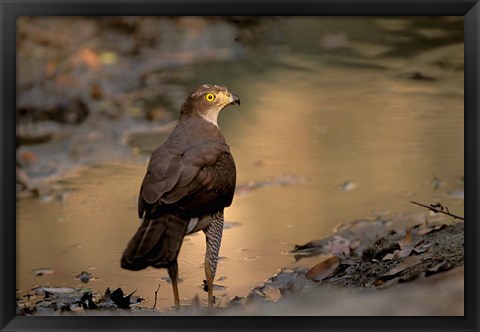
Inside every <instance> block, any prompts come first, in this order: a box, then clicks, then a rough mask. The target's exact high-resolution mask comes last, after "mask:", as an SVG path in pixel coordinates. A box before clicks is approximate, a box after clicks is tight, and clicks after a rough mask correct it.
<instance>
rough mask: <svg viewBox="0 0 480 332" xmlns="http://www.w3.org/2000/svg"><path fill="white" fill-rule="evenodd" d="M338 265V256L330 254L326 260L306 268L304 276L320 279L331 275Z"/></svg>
mask: <svg viewBox="0 0 480 332" xmlns="http://www.w3.org/2000/svg"><path fill="white" fill-rule="evenodd" d="M339 265H340V258H338V257H337V256H332V257H330V258H327V259H326V260H324V261H322V262H320V263H318V264H316V265H314V266H313V267H312V268H311V269H310V270H308V272H307V274H306V276H307V278H308V279H312V280H316V281H322V280H324V279H326V278H328V277H330V276H332V275H333V274H334V273H335V271H336V270H337V268H338V266H339Z"/></svg>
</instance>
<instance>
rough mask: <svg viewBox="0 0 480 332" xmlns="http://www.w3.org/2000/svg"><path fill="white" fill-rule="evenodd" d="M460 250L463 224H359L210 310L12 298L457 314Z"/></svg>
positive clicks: (36, 308)
mask: <svg viewBox="0 0 480 332" xmlns="http://www.w3.org/2000/svg"><path fill="white" fill-rule="evenodd" d="M402 223H403V225H402ZM463 245H464V223H463V222H455V223H453V224H448V225H447V224H439V223H435V222H433V223H421V224H418V223H417V224H414V223H412V219H411V218H402V220H397V221H396V222H394V221H392V220H358V221H354V222H352V223H348V224H344V225H341V226H339V227H338V228H337V229H336V231H335V234H334V235H332V236H330V237H327V238H324V239H320V240H315V241H311V242H308V243H306V244H303V245H298V246H296V247H295V248H293V250H292V255H294V257H295V259H297V260H301V259H303V258H305V257H314V256H319V257H318V261H319V263H317V264H314V265H313V266H312V267H311V268H300V267H299V268H293V269H287V268H284V269H281V270H280V271H279V272H278V273H277V274H275V275H274V276H272V277H271V278H269V279H267V280H266V281H265V282H263V283H262V284H261V285H259V286H257V287H255V288H253V289H252V290H251V291H250V293H249V294H248V295H247V296H244V297H239V296H235V297H234V298H232V299H227V300H226V301H227V302H224V303H222V301H225V299H223V298H218V297H217V298H216V306H217V307H216V308H215V309H214V310H209V309H207V308H205V307H204V306H202V305H200V300H199V298H198V297H195V298H193V299H192V300H191V303H190V304H189V305H183V306H182V310H181V312H178V313H177V312H175V311H174V310H173V309H172V308H162V309H157V308H155V303H156V301H155V303H154V304H153V306H151V307H147V306H145V304H143V300H144V297H143V296H142V295H144V296H145V295H146V294H135V291H134V292H132V293H130V294H125V293H124V291H123V290H122V289H116V290H110V289H107V290H106V291H105V292H102V293H100V292H98V291H97V290H93V289H91V288H88V287H85V288H80V289H79V288H73V287H47V286H43V287H36V288H34V289H32V290H31V292H29V294H28V295H27V296H24V298H22V299H17V314H18V315H51V314H86V315H110V314H119V315H172V314H180V315H198V314H202V315H204V314H207V315H212V314H213V315H280V314H281V315H379V314H380V315H462V314H463V286H464V283H463V263H464V246H463ZM47 272H48V271H47ZM81 277H82V275H80V276H79V278H81ZM87 277H91V276H89V274H88V273H87V272H85V273H84V275H83V278H85V279H86V282H88V278H87ZM218 287H221V286H218ZM217 290H218V289H217ZM157 291H158V289H157ZM155 296H156V294H155ZM393 299H395V301H393Z"/></svg>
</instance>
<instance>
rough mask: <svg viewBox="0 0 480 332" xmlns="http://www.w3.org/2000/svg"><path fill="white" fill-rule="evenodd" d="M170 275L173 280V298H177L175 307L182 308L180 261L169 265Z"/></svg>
mask: <svg viewBox="0 0 480 332" xmlns="http://www.w3.org/2000/svg"><path fill="white" fill-rule="evenodd" d="M168 276H169V277H170V279H171V280H172V288H173V298H174V300H175V309H176V310H180V297H179V295H178V285H177V281H178V263H177V262H175V264H174V265H172V266H169V267H168Z"/></svg>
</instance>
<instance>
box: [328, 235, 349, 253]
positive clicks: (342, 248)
mask: <svg viewBox="0 0 480 332" xmlns="http://www.w3.org/2000/svg"><path fill="white" fill-rule="evenodd" d="M325 249H327V250H328V251H329V252H330V253H331V254H332V255H334V256H342V257H343V256H349V255H350V241H348V240H347V239H345V238H343V237H341V236H338V235H335V236H334V237H333V240H330V241H328V244H327V245H326V246H325Z"/></svg>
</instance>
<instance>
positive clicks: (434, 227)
mask: <svg viewBox="0 0 480 332" xmlns="http://www.w3.org/2000/svg"><path fill="white" fill-rule="evenodd" d="M445 227H447V225H445V224H443V225H437V226H433V227H430V228H425V229H422V230H420V231H418V235H425V234H428V233H432V232H436V231H439V230H442V229H444V228H445Z"/></svg>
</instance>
